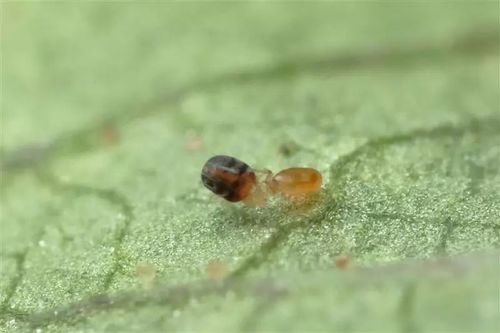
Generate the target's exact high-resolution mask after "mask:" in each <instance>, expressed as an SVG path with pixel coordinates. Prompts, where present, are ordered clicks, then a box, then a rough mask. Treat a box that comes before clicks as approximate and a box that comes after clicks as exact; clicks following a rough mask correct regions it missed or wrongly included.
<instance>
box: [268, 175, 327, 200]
mask: <svg viewBox="0 0 500 333" xmlns="http://www.w3.org/2000/svg"><path fill="white" fill-rule="evenodd" d="M321 183H322V177H321V174H320V173H319V172H318V171H317V170H315V169H312V168H289V169H285V170H282V171H280V172H278V173H277V174H276V175H274V176H273V177H272V178H271V179H270V180H269V181H268V186H269V189H270V190H271V191H272V192H273V193H280V194H282V195H285V196H304V195H307V194H309V193H314V192H317V191H319V189H320V188H321Z"/></svg>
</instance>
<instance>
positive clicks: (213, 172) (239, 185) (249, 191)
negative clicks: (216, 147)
mask: <svg viewBox="0 0 500 333" xmlns="http://www.w3.org/2000/svg"><path fill="white" fill-rule="evenodd" d="M257 173H260V174H262V175H263V177H257ZM260 178H263V179H262V180H260ZM201 180H202V182H203V185H204V186H205V187H206V188H208V189H209V190H210V191H212V192H213V193H215V194H217V195H218V196H220V197H222V198H224V199H226V200H227V201H231V202H239V201H243V202H244V203H247V204H249V205H262V204H263V203H265V200H266V198H267V196H269V195H271V194H280V195H282V196H285V197H290V198H304V197H306V196H307V195H309V194H312V193H316V192H318V191H319V190H320V189H321V183H322V177H321V174H320V173H319V172H318V171H317V170H315V169H312V168H297V167H295V168H289V169H284V170H282V171H280V172H278V173H277V174H275V175H273V174H272V172H271V171H269V170H258V171H257V170H253V169H252V168H251V167H250V166H249V165H248V164H246V163H245V162H242V161H240V160H238V159H237V158H234V157H231V156H226V155H216V156H213V157H211V158H210V159H209V160H208V161H207V162H206V163H205V165H204V166H203V169H202V171H201Z"/></svg>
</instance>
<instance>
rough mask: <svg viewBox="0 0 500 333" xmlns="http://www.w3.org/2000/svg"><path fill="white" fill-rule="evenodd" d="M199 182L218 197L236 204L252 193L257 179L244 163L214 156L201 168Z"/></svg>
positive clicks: (221, 156) (223, 156)
mask: <svg viewBox="0 0 500 333" xmlns="http://www.w3.org/2000/svg"><path fill="white" fill-rule="evenodd" d="M201 181H202V182H203V185H204V186H205V187H206V188H208V189H209V190H210V191H212V192H213V193H215V194H217V195H218V196H220V197H223V198H224V199H226V200H227V201H231V202H237V201H241V200H243V199H245V198H247V197H248V196H249V195H250V194H251V193H252V191H253V189H254V187H255V185H256V183H257V177H256V176H255V173H254V171H253V170H252V168H250V167H249V166H248V165H247V164H246V163H244V162H242V161H240V160H238V159H236V158H234V157H231V156H226V155H216V156H213V157H211V158H210V159H209V160H208V161H207V162H206V163H205V165H204V166H203V169H202V170H201Z"/></svg>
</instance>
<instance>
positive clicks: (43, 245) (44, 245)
mask: <svg viewBox="0 0 500 333" xmlns="http://www.w3.org/2000/svg"><path fill="white" fill-rule="evenodd" d="M38 246H40V247H46V246H47V243H45V241H44V240H43V239H42V240H40V241H38Z"/></svg>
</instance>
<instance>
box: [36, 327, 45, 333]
mask: <svg viewBox="0 0 500 333" xmlns="http://www.w3.org/2000/svg"><path fill="white" fill-rule="evenodd" d="M35 332H36V333H42V332H43V331H42V329H41V328H37V329H36V330H35Z"/></svg>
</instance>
